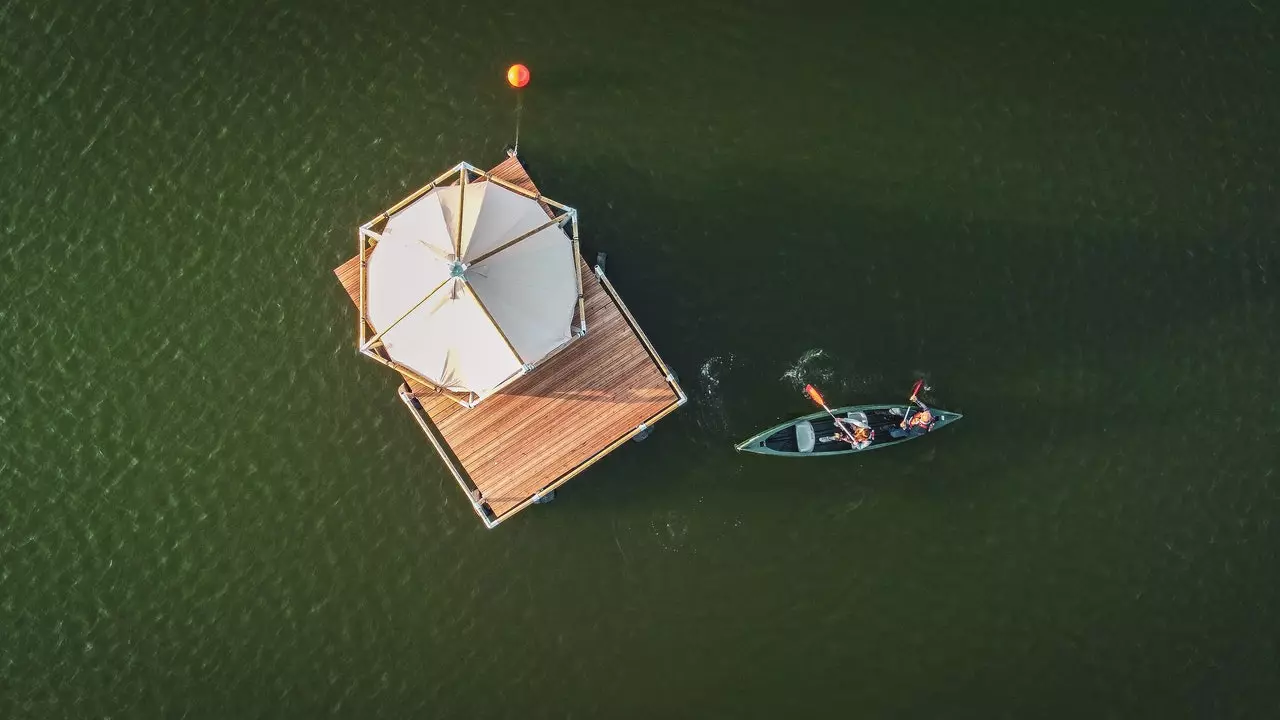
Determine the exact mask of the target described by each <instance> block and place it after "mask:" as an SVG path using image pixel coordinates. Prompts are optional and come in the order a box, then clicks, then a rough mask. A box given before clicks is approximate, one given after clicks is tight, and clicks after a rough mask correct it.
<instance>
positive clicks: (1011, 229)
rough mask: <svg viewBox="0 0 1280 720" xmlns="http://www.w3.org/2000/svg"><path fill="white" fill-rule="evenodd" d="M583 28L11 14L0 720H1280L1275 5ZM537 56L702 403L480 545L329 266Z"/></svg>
mask: <svg viewBox="0 0 1280 720" xmlns="http://www.w3.org/2000/svg"><path fill="white" fill-rule="evenodd" d="M609 5H610V4H609V3H585V2H583V3H572V2H557V1H554V0H553V1H552V2H544V3H538V4H527V5H516V4H512V3H504V4H498V3H492V4H484V3H479V4H477V3H465V4H463V3H448V4H434V5H433V4H428V3H412V4H410V3H400V4H398V5H396V6H390V5H386V6H383V7H378V6H375V5H372V4H365V3H356V2H345V3H339V2H327V3H301V2H297V3H286V2H265V3H248V2H245V3H241V4H235V3H231V2H222V3H218V4H216V6H214V7H206V6H205V4H203V3H181V2H177V3H159V2H143V1H138V2H132V3H109V2H104V3H101V4H98V5H94V4H92V2H88V3H79V4H77V3H72V2H65V1H64V2H50V3H35V2H22V1H18V2H8V3H0V85H2V87H3V93H2V94H0V120H2V121H3V122H2V124H0V129H2V130H3V135H2V136H0V168H3V174H2V175H0V219H2V220H3V230H4V240H5V242H4V246H3V249H2V250H0V271H3V276H4V280H3V284H2V285H0V287H2V288H3V292H2V294H0V328H3V332H4V339H5V343H4V344H5V349H4V351H3V354H2V355H0V357H3V367H2V368H0V370H2V372H0V717H3V718H20V719H25V718H105V717H110V718H316V717H330V716H332V717H347V718H403V717H418V718H455V717H459V718H469V717H476V718H480V717H522V718H523V717H530V718H537V717H557V718H559V717H576V718H666V717H670V718H711V717H763V718H778V717H805V716H817V715H819V714H821V715H823V716H827V717H920V718H941V717H964V718H991V717H1010V718H1034V717H1062V718H1083V717H1114V718H1135V717H1150V718H1182V717H1187V718H1220V717H1250V718H1262V717H1276V716H1278V715H1280V687H1278V683H1277V678H1278V677H1280V617H1278V616H1277V610H1276V606H1277V603H1278V602H1280V578H1278V577H1277V569H1276V568H1277V549H1278V547H1280V539H1278V538H1277V534H1276V530H1273V529H1271V527H1270V523H1271V521H1272V519H1273V518H1274V517H1275V516H1276V515H1277V511H1278V510H1280V477H1278V476H1277V475H1276V472H1275V469H1276V465H1277V458H1278V456H1280V454H1278V453H1277V449H1276V446H1277V440H1278V439H1280V438H1278V435H1280V408H1278V406H1277V403H1276V399H1275V398H1276V396H1277V392H1278V391H1280V387H1278V384H1280V383H1277V379H1276V377H1277V376H1276V357H1277V338H1278V332H1277V326H1278V321H1280V316H1278V314H1277V298H1278V297H1280V293H1277V287H1278V284H1280V277H1277V271H1278V269H1280V265H1278V264H1277V263H1278V255H1280V251H1278V250H1277V243H1278V241H1277V237H1278V236H1280V209H1278V208H1280V193H1278V192H1277V184H1278V182H1280V149H1278V148H1280V44H1278V37H1277V35H1278V33H1280V5H1277V3H1276V2H1274V0H1252V1H1250V0H1241V1H1239V2H1220V3H1201V4H1199V5H1202V6H1203V7H1198V6H1197V5H1196V4H1192V3H1182V2H1175V3H1168V4H1162V3H1149V2H1136V1H1130V2H1120V3H1116V4H1111V3H1101V2H1089V3H1085V4H1083V5H1077V6H1076V7H1068V6H1062V7H1048V6H1043V5H1044V4H1042V3H1012V2H1010V3H997V2H977V3H969V4H968V5H969V7H959V6H958V5H959V4H951V3H941V2H915V3H907V4H902V3H883V4H882V5H881V6H879V7H875V6H869V5H861V6H852V5H851V6H849V7H847V8H846V9H845V10H843V11H841V12H840V13H838V14H836V15H832V14H831V13H830V11H822V12H820V13H819V12H816V10H815V11H806V10H804V9H803V8H801V7H799V6H795V5H787V4H783V3H777V4H776V5H773V4H766V3H761V2H747V3H709V2H708V3H702V2H695V3H685V4H659V5H653V4H647V5H642V6H637V7H635V8H625V7H614V8H610V7H609ZM619 5H621V4H619ZM514 60H522V61H524V62H526V63H528V64H529V65H530V66H531V67H532V69H533V84H532V86H531V88H530V89H529V91H528V93H527V98H526V114H525V125H524V129H523V133H522V144H521V151H522V156H524V157H526V158H527V159H528V161H529V163H530V167H531V170H532V172H533V174H534V177H535V179H536V180H538V182H539V183H540V184H541V185H542V187H543V189H544V190H545V191H546V192H547V193H548V194H549V195H550V196H551V197H554V198H556V199H558V200H561V201H564V202H567V203H570V204H572V205H575V206H577V207H578V208H579V210H580V211H581V214H582V220H583V231H584V242H585V247H586V250H587V253H588V256H594V252H595V251H596V250H607V251H609V253H610V261H609V268H610V274H611V277H612V278H613V281H614V283H615V284H616V285H617V287H618V288H619V290H620V292H622V293H623V295H624V297H625V298H626V299H627V301H628V302H629V303H630V305H631V308H632V310H633V311H634V313H635V315H636V316H637V317H638V319H639V320H640V321H641V323H642V324H643V325H644V327H645V329H646V330H647V331H648V333H649V335H650V336H651V337H652V339H653V341H654V342H655V344H656V345H657V346H658V348H659V349H660V351H662V352H663V354H664V355H665V357H666V359H667V360H668V362H669V363H670V364H671V365H672V366H673V367H674V368H675V369H676V370H677V372H679V374H680V375H681V377H682V378H683V380H684V382H685V385H686V388H687V390H688V391H689V393H690V396H691V403H690V405H689V406H688V407H686V408H685V409H683V410H682V411H681V412H679V413H677V414H676V415H674V416H672V417H671V419H669V420H668V421H665V422H664V423H663V424H662V425H660V426H659V428H658V431H657V432H656V433H655V435H654V436H653V437H652V438H651V439H650V440H649V441H647V442H646V443H644V444H643V445H629V446H627V447H625V448H623V449H622V450H621V451H620V452H618V453H616V454H615V455H613V456H611V457H610V458H609V459H607V460H606V461H605V462H603V463H601V464H600V465H598V466H596V467H595V468H594V469H593V470H592V471H590V472H589V473H588V474H587V475H584V476H582V477H580V478H579V479H577V480H575V481H574V482H572V483H571V484H569V485H568V486H566V488H565V492H563V493H562V494H561V497H560V499H559V500H557V502H555V503H554V504H552V505H550V506H546V507H539V508H535V509H533V510H530V511H528V512H527V513H525V514H523V515H522V516H520V517H519V518H517V519H515V520H513V521H511V522H510V523H508V524H506V525H503V526H502V527H501V528H499V529H497V530H495V531H492V532H488V531H485V530H483V529H482V527H481V525H480V524H479V523H478V522H477V520H476V518H475V517H474V516H473V515H472V513H471V512H470V509H469V508H468V506H467V504H466V502H465V501H464V499H463V497H462V496H461V494H460V493H459V491H458V489H457V487H456V486H455V484H454V482H453V480H452V479H451V478H449V477H448V476H447V474H446V473H445V472H444V470H443V468H442V466H441V464H440V463H439V462H438V461H437V459H436V458H435V456H434V453H433V450H432V449H431V447H430V446H429V445H428V444H427V443H426V442H425V441H424V439H423V438H422V436H421V433H420V431H419V430H418V428H417V427H416V426H415V425H414V423H413V422H412V421H411V420H410V418H409V417H408V416H407V415H406V413H405V411H404V409H403V407H402V406H401V405H400V404H399V402H398V401H397V400H396V398H395V396H394V389H395V387H396V383H397V381H396V379H395V378H394V377H393V376H392V375H391V374H389V373H388V372H386V371H385V370H384V369H383V368H381V367H379V366H377V365H375V364H373V363H370V362H368V361H365V360H361V359H359V358H358V357H357V356H356V355H355V353H354V350H353V349H354V342H355V340H354V333H355V322H354V317H353V311H352V308H351V307H350V305H349V303H348V302H347V299H346V297H345V296H344V295H343V293H342V292H341V290H340V289H339V288H338V286H337V285H336V283H335V282H334V278H333V276H332V275H331V274H330V269H331V268H332V267H333V266H335V265H337V264H338V263H339V262H341V261H342V260H344V259H345V258H346V257H348V256H349V255H350V254H351V253H352V252H353V251H354V247H355V239H354V232H355V228H356V226H357V225H358V224H359V223H360V222H363V221H364V220H366V219H368V218H369V217H371V216H373V215H374V214H376V213H377V212H379V211H381V210H382V209H384V208H385V207H387V206H388V205H390V204H391V203H392V202H394V201H395V200H397V199H399V198H401V197H403V196H404V195H405V194H406V192H407V191H408V190H409V189H411V188H414V187H417V186H419V185H421V184H422V183H423V182H425V181H426V180H427V179H429V178H430V177H432V176H434V175H435V174H437V173H438V172H439V171H441V170H443V169H444V168H446V167H448V166H450V165H452V164H454V163H456V162H457V161H458V160H460V159H467V160H470V161H471V162H474V163H476V164H479V165H489V164H493V163H496V162H497V161H498V160H500V159H502V148H503V146H504V145H506V144H507V143H508V142H509V141H510V139H511V130H512V128H511V125H512V123H511V120H512V112H511V111H512V105H513V101H512V97H511V95H510V93H509V91H508V90H507V89H506V88H505V87H504V85H503V84H502V72H503V69H504V68H505V66H506V65H507V64H508V63H509V62H512V61H514ZM915 373H926V374H928V375H929V377H930V378H931V382H932V383H933V385H934V386H935V388H936V391H935V393H934V399H935V400H936V402H937V403H938V404H939V405H940V406H942V407H946V408H949V409H953V410H959V411H962V412H964V413H965V414H966V419H965V420H964V421H963V422H962V423H961V424H960V425H958V426H956V427H955V428H952V429H948V430H945V431H943V432H942V433H940V434H939V435H938V436H937V437H935V438H930V439H929V440H928V441H922V442H920V443H913V444H911V445H908V446H905V447H901V448H896V449H893V450H889V451H885V452H882V453H874V454H872V455H870V456H867V457H863V458H856V459H853V460H850V461H835V460H833V461H829V462H828V461H816V462H799V461H795V462H787V461H770V459H767V458H765V459H760V458H753V457H749V456H746V457H744V456H739V455H736V454H735V453H734V452H733V451H732V449H731V446H732V443H733V442H734V441H736V440H739V439H741V438H743V437H745V436H747V435H749V434H751V433H752V432H754V431H756V430H758V429H760V428H762V427H764V426H767V425H769V424H771V423H773V422H775V421H777V420H778V419H779V418H783V417H788V416H794V415H797V414H801V413H803V412H808V411H809V408H808V406H807V404H806V403H805V401H804V400H803V398H802V397H801V396H800V395H799V394H798V392H797V384H798V383H802V382H804V381H813V382H818V383H819V384H820V386H821V387H822V388H823V390H824V391H825V392H826V394H827V396H828V397H829V398H830V399H832V400H833V401H834V402H838V403H841V404H852V403H858V402H882V401H886V400H896V399H898V398H900V397H902V396H903V394H904V393H905V392H906V390H907V389H908V388H909V387H910V383H911V380H912V379H913V376H914V374H915Z"/></svg>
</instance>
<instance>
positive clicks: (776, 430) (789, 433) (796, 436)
mask: <svg viewBox="0 0 1280 720" xmlns="http://www.w3.org/2000/svg"><path fill="white" fill-rule="evenodd" d="M906 410H907V406H906V405H851V406H849V407H842V408H836V409H833V410H832V412H833V413H835V414H836V415H837V416H840V417H848V418H856V419H858V420H861V421H863V422H865V423H866V424H867V425H869V426H870V427H871V429H872V430H874V431H875V437H874V438H872V440H871V444H870V445H868V446H867V447H864V448H862V449H861V450H859V449H857V448H854V447H853V445H851V444H849V443H847V442H845V441H843V440H840V439H838V438H837V437H836V433H838V432H840V430H839V429H838V428H836V426H835V425H836V423H835V421H834V420H832V419H831V416H830V415H828V414H827V413H826V411H820V412H816V413H813V414H811V415H805V416H804V417H802V418H796V419H795V420H790V421H788V422H784V423H782V424H781V425H775V426H774V427H771V428H769V429H768V430H765V431H764V432H762V433H759V434H757V435H754V436H752V437H751V438H749V439H747V440H743V441H742V442H740V443H738V444H737V445H736V446H735V448H736V449H738V450H741V451H743V452H753V453H759V454H761V455H782V456H785V457H813V456H816V455H850V454H853V453H860V452H869V451H871V450H879V449H880V448H884V447H889V446H890V445H897V444H899V443H904V442H906V441H908V440H914V439H916V438H918V437H921V436H923V435H929V434H931V433H936V432H938V430H940V429H942V428H943V427H945V426H947V425H950V424H951V423H953V422H955V421H957V420H959V419H960V418H962V417H964V416H963V415H961V414H960V413H955V412H950V411H947V410H939V409H937V408H929V412H931V413H933V414H934V416H935V417H937V418H938V419H937V420H936V421H935V422H934V424H933V429H931V430H929V431H927V432H926V431H924V430H914V431H907V430H902V429H901V428H899V427H898V426H899V424H900V423H901V422H902V414H903V413H904V412H906Z"/></svg>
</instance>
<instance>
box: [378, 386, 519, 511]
mask: <svg viewBox="0 0 1280 720" xmlns="http://www.w3.org/2000/svg"><path fill="white" fill-rule="evenodd" d="M396 392H397V394H398V395H399V396H400V401H401V402H403V403H404V405H405V407H407V408H409V414H410V415H413V419H414V420H417V421H418V427H420V428H422V432H423V434H424V435H426V436H427V440H429V441H431V445H432V446H433V447H435V449H436V454H438V455H439V456H440V459H441V460H443V461H444V464H445V466H446V467H448V468H449V473H450V474H451V475H453V479H454V480H457V481H458V486H459V487H461V488H462V492H464V493H466V495H467V499H468V500H470V501H471V509H472V510H474V511H475V513H476V515H478V516H479V517H480V521H481V522H483V523H484V526H485V527H486V528H489V529H490V530H492V529H493V528H494V527H497V525H498V523H497V521H496V516H495V515H494V514H493V508H491V507H489V504H488V503H486V502H482V501H480V500H478V498H479V497H480V488H479V487H477V486H476V484H475V482H473V481H472V480H471V476H470V475H468V474H467V471H466V468H464V467H462V463H460V462H458V459H457V458H456V457H454V455H453V452H452V451H451V450H450V449H449V443H447V442H445V441H444V437H443V436H441V435H440V430H439V428H437V427H436V424H435V423H434V422H432V421H431V416H430V415H428V414H427V412H426V411H425V410H423V409H422V405H421V404H419V403H418V399H417V398H416V397H414V395H413V390H412V388H410V387H409V384H408V383H401V384H400V388H399V390H397V391H396Z"/></svg>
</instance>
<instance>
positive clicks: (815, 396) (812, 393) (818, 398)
mask: <svg viewBox="0 0 1280 720" xmlns="http://www.w3.org/2000/svg"><path fill="white" fill-rule="evenodd" d="M804 394H805V395H808V396H809V399H810V400H812V401H814V402H816V403H818V404H819V405H821V406H822V409H823V410H826V411H827V414H828V415H830V416H831V419H832V420H835V421H836V427H838V428H840V429H841V430H843V431H844V434H845V435H846V436H848V438H849V441H850V442H852V443H853V446H854V447H857V446H858V440H857V438H855V437H854V436H853V433H851V432H849V428H847V427H845V426H844V423H842V422H840V419H839V418H837V417H836V414H835V413H833V412H831V408H829V407H827V403H826V401H825V400H823V399H822V393H820V392H818V388H816V387H814V386H812V385H805V386H804Z"/></svg>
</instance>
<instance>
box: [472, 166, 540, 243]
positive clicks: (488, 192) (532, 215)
mask: <svg viewBox="0 0 1280 720" xmlns="http://www.w3.org/2000/svg"><path fill="white" fill-rule="evenodd" d="M473 198H480V200H479V201H475V205H474V206H475V207H476V209H477V214H476V216H475V218H474V220H472V219H471V218H470V217H466V218H464V223H463V233H462V259H463V260H464V261H466V262H471V261H472V260H474V259H475V258H478V257H481V256H482V255H484V254H485V253H487V252H489V251H491V250H494V249H495V248H498V247H501V246H502V245H504V244H506V243H509V242H511V241H512V240H515V239H516V238H518V237H520V236H521V235H524V234H525V233H528V232H532V231H533V230H535V229H537V228H539V227H541V226H542V225H545V224H547V221H548V220H550V218H548V217H547V213H546V211H545V210H543V209H542V206H541V205H539V204H538V203H537V201H536V200H532V199H530V198H527V197H525V196H524V195H521V194H519V193H514V192H512V191H510V190H508V189H506V188H504V187H502V186H501V185H498V184H496V183H490V182H486V183H476V184H475V186H471V185H468V186H467V191H466V201H465V208H464V212H465V214H467V215H468V216H469V215H470V210H471V208H472V207H473V205H472V203H473Z"/></svg>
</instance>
